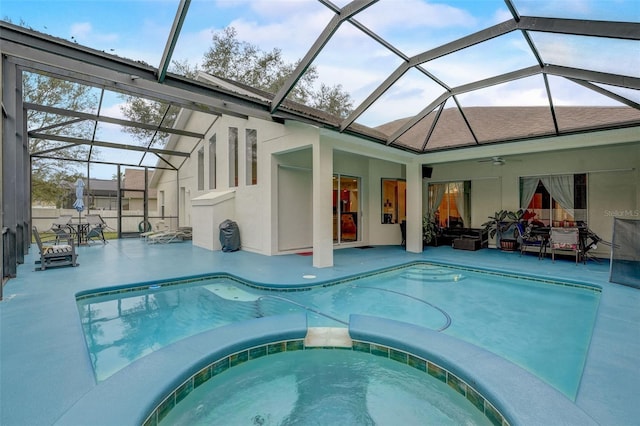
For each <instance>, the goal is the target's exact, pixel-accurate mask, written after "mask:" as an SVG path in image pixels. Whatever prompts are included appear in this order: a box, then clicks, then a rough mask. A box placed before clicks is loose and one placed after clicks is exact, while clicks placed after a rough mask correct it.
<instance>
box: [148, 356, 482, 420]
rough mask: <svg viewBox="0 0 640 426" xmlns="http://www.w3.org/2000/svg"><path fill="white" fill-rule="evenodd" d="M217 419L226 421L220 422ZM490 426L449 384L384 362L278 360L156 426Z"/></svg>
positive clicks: (201, 391) (190, 401) (191, 398)
mask: <svg viewBox="0 0 640 426" xmlns="http://www.w3.org/2000/svg"><path fill="white" fill-rule="evenodd" d="M221 419H223V420H222V421H221ZM165 424H166V425H175V426H178V425H185V426H186V425H188V426H197V425H215V424H225V425H263V426H268V425H418V424H433V425H439V426H446V425H456V426H457V425H479V426H481V425H490V424H491V422H490V421H489V419H488V418H487V417H485V416H484V415H483V414H482V413H481V412H480V411H478V409H476V407H475V406H474V405H472V403H471V402H470V401H469V400H467V399H466V398H465V397H464V396H462V395H460V394H459V393H458V392H456V391H455V390H453V389H452V388H451V387H450V386H448V385H447V384H445V383H443V382H441V381H439V380H437V379H435V378H433V377H431V376H429V375H427V374H426V373H424V372H422V371H419V370H417V369H415V368H412V367H409V366H407V365H405V364H400V363H398V362H396V361H392V360H390V359H388V358H382V357H378V356H373V355H370V354H364V353H361V352H353V351H345V350H323V349H314V350H306V351H296V352H283V353H280V354H276V355H270V356H268V357H263V358H259V359H257V360H253V361H251V362H246V363H244V364H241V365H239V366H237V367H234V368H231V369H229V370H227V371H225V372H224V373H223V374H220V375H219V376H216V377H215V378H214V379H211V380H209V381H207V382H206V383H204V384H203V385H201V386H199V387H198V388H196V389H194V390H193V391H192V392H191V393H189V395H188V396H187V397H186V398H185V399H184V400H182V401H181V402H180V403H179V404H177V405H176V406H175V407H174V408H173V409H172V410H171V411H170V412H169V414H168V415H167V417H165V418H164V419H163V420H162V421H161V422H160V425H165Z"/></svg>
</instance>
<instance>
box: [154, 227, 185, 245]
mask: <svg viewBox="0 0 640 426" xmlns="http://www.w3.org/2000/svg"><path fill="white" fill-rule="evenodd" d="M145 239H146V241H147V243H149V244H156V243H160V244H167V243H177V242H182V241H188V240H191V239H192V230H191V227H181V228H178V229H175V230H166V231H160V232H156V233H154V234H152V235H148V236H146V237H145Z"/></svg>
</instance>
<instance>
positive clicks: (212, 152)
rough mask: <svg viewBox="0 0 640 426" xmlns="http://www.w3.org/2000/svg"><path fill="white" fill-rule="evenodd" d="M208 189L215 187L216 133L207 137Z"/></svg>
mask: <svg viewBox="0 0 640 426" xmlns="http://www.w3.org/2000/svg"><path fill="white" fill-rule="evenodd" d="M209 189H216V135H213V136H211V139H209Z"/></svg>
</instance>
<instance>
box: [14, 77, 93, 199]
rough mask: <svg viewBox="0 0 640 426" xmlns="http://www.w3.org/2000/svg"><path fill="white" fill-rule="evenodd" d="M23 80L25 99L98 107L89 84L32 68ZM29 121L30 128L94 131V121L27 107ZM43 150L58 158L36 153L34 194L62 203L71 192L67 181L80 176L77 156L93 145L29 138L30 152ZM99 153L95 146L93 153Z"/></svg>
mask: <svg viewBox="0 0 640 426" xmlns="http://www.w3.org/2000/svg"><path fill="white" fill-rule="evenodd" d="M22 82H23V84H22V90H23V97H24V101H25V102H30V103H34V104H38V105H49V106H55V107H58V108H63V109H68V110H72V111H83V112H86V111H95V110H96V109H97V106H98V97H97V94H96V93H95V92H94V91H92V88H91V87H89V86H85V85H82V84H78V83H74V82H71V81H66V80H60V79H57V78H55V77H51V76H46V75H43V74H37V73H31V72H23V79H22ZM27 125H28V126H29V131H38V132H40V133H48V134H52V135H62V136H69V137H75V138H90V137H91V135H92V133H93V123H92V122H89V121H86V120H82V121H78V120H73V119H70V118H69V117H66V116H62V115H57V114H52V113H49V112H41V111H35V110H32V109H29V110H28V111H27ZM57 148H60V149H57ZM43 151H47V155H48V156H49V157H54V158H39V157H33V159H32V162H31V181H32V188H33V189H32V198H33V200H34V201H40V202H44V203H52V204H53V203H55V204H56V206H60V205H61V203H62V199H63V195H64V193H66V192H68V186H67V185H66V183H65V182H71V185H73V182H75V180H76V179H77V178H78V176H79V173H78V170H79V166H80V163H78V162H76V161H75V160H79V161H82V160H86V159H87V158H88V155H89V147H88V146H86V145H72V144H66V143H64V142H62V143H61V142H56V141H50V140H46V139H29V153H30V154H37V153H39V152H43ZM96 154H97V152H96V149H95V148H94V150H93V152H92V155H96ZM69 160H72V161H69Z"/></svg>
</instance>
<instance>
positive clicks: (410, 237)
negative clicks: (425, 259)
mask: <svg viewBox="0 0 640 426" xmlns="http://www.w3.org/2000/svg"><path fill="white" fill-rule="evenodd" d="M406 170H407V241H406V248H407V251H410V252H412V253H422V216H423V213H422V166H421V165H420V164H418V163H409V164H407V166H406Z"/></svg>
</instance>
